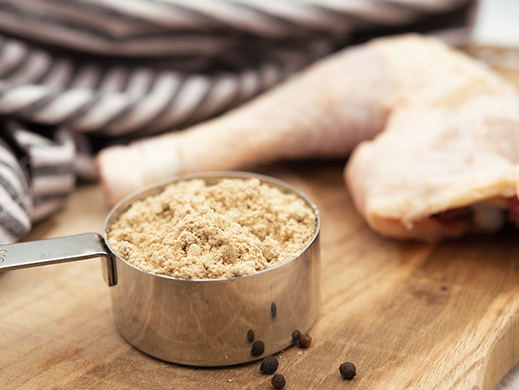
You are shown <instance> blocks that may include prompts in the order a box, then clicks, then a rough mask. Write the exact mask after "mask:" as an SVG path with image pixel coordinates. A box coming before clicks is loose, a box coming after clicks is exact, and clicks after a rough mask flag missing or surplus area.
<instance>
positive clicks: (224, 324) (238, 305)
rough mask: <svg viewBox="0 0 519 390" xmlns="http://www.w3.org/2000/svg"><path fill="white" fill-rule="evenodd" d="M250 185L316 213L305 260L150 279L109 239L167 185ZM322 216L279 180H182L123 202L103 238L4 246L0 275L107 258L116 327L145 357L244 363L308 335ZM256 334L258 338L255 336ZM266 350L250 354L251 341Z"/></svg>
mask: <svg viewBox="0 0 519 390" xmlns="http://www.w3.org/2000/svg"><path fill="white" fill-rule="evenodd" d="M226 177H238V178H251V177H256V178H258V179H259V180H260V181H262V182H264V183H267V184H269V185H271V186H275V187H278V188H280V189H281V190H282V191H285V192H292V193H295V194H296V195H298V196H299V197H301V198H302V199H304V201H305V202H306V203H307V204H308V205H309V206H310V207H311V208H312V209H313V210H314V212H315V217H316V221H317V228H316V231H315V234H314V236H313V238H312V240H311V241H310V242H309V243H308V245H307V246H306V247H305V248H303V249H302V251H301V252H300V254H299V255H297V256H295V257H293V258H290V259H288V260H287V261H285V262H283V263H281V264H279V265H277V266H275V267H273V268H270V269H267V270H264V271H261V272H257V273H255V274H252V275H247V276H241V277H235V278H230V279H210V280H209V279H207V280H206V279H204V280H193V279H175V278H171V277H166V276H161V275H156V274H152V273H148V272H145V271H143V270H141V269H139V268H137V267H135V266H133V265H131V264H130V263H128V262H126V261H125V260H124V259H122V258H120V257H119V256H118V255H117V254H116V253H115V252H114V251H113V250H112V248H111V247H110V245H109V244H108V242H107V241H106V239H105V238H103V237H106V234H107V232H108V230H109V228H110V225H111V224H112V222H113V221H115V220H116V219H117V218H118V217H119V215H120V214H121V213H122V212H124V211H125V210H126V209H127V208H128V207H129V205H130V204H131V203H132V202H134V201H136V200H139V199H144V198H145V197H147V196H149V195H152V194H157V193H159V192H161V191H163V189H164V187H165V186H167V185H168V184H170V183H172V182H176V181H180V180H188V179H192V178H201V179H204V180H206V182H208V183H212V182H216V181H218V180H220V179H222V178H226ZM319 230H320V216H319V212H318V210H317V208H316V206H315V205H314V203H313V202H312V201H311V200H310V199H309V198H308V197H307V196H306V195H304V194H303V193H302V192H300V191H299V190H297V189H296V188H294V187H292V186H290V185H288V184H286V183H284V182H282V181H279V180H276V179H273V178H269V177H266V176H263V175H257V174H251V173H243V172H212V173H204V174H196V175H185V176H178V177H176V178H174V179H172V180H168V181H164V182H160V183H157V184H155V185H153V186H150V187H146V188H144V189H143V190H141V191H139V192H136V193H134V194H132V195H130V196H128V197H127V198H125V199H123V200H122V201H121V202H119V203H118V204H117V205H116V206H115V207H114V208H113V209H112V211H111V212H110V213H109V214H108V217H107V218H106V221H105V225H104V229H103V237H102V236H100V235H99V234H97V233H86V234H81V235H77V236H67V237H59V238H52V239H47V240H40V241H32V242H25V243H17V244H11V245H4V246H0V270H6V269H16V268H23V267H32V266H37V265H45V264H54V263H57V262H63V261H73V260H81V259H88V258H93V257H103V258H104V262H103V266H104V267H103V268H104V270H103V275H104V277H105V281H106V282H107V284H108V286H109V287H110V294H111V299H112V305H113V310H114V317H115V323H116V326H117V328H118V330H119V332H120V333H121V335H122V336H123V337H124V338H125V339H126V340H127V341H128V342H129V343H130V344H132V345H133V346H134V347H136V348H138V349H139V350H141V351H143V352H145V353H147V354H149V355H151V356H154V357H156V358H159V359H163V360H166V361H169V362H173V363H179V364H186V365H193V366H224V365H233V364H241V363H246V362H249V361H253V360H257V359H261V358H263V357H264V356H267V355H270V354H274V353H276V352H279V351H281V350H282V349H284V348H286V347H288V346H290V345H291V344H292V338H291V334H292V331H294V330H296V329H297V330H299V331H300V332H301V333H305V332H308V331H309V330H310V328H311V327H312V325H313V324H314V322H315V321H316V319H317V316H318V311H319V306H320V287H319V278H320V255H319ZM251 330H252V332H251ZM252 333H253V334H254V341H258V340H260V341H262V342H263V344H264V351H263V353H261V354H259V355H255V354H252V353H251V349H252V340H251V339H250V335H251V334H252Z"/></svg>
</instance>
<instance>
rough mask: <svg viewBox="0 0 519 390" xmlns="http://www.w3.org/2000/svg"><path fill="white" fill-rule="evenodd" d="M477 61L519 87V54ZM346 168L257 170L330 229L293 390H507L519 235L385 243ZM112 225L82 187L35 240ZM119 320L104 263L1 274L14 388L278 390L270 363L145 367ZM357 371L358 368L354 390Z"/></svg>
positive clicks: (1, 379) (96, 194) (5, 371)
mask: <svg viewBox="0 0 519 390" xmlns="http://www.w3.org/2000/svg"><path fill="white" fill-rule="evenodd" d="M489 50H490V51H489ZM469 52H471V53H472V54H473V55H475V56H480V57H482V58H483V57H484V58H485V59H487V60H489V62H491V63H492V64H493V65H494V66H496V69H497V70H498V71H500V72H501V73H502V74H503V75H504V76H505V77H507V78H509V79H510V80H511V81H512V82H514V83H516V85H518V86H519V70H518V69H510V68H509V67H508V68H507V67H506V66H500V65H501V64H503V63H504V62H506V61H505V60H506V59H507V58H510V56H509V55H507V53H508V51H500V50H496V49H494V48H484V47H480V48H478V47H472V48H470V50H469ZM513 58H516V57H513ZM345 162H346V161H329V162H316V161H308V162H299V163H290V164H289V163H283V164H276V165H271V166H262V167H255V168H254V169H251V170H253V171H256V172H260V173H264V174H268V175H272V176H274V177H277V178H280V179H282V180H285V181H287V182H289V183H291V184H293V185H295V186H296V187H298V188H300V189H301V190H303V191H304V192H305V193H306V194H307V195H308V196H310V197H311V198H312V200H313V201H314V202H315V203H316V204H317V206H318V208H319V209H320V212H321V215H322V230H321V257H322V273H321V289H322V309H321V312H320V317H319V320H318V321H317V323H316V324H315V326H314V327H313V328H312V330H311V332H310V334H311V336H312V337H313V344H312V346H311V347H310V348H309V349H304V350H303V349H300V348H298V347H297V346H293V347H290V348H288V349H286V350H285V351H283V352H281V353H279V354H278V355H277V356H278V358H279V362H280V365H279V369H278V373H281V374H283V375H284V376H285V377H286V380H287V385H286V387H285V389H298V390H300V389H325V390H326V389H370V390H377V389H381V390H390V389H430V390H432V389H435V390H437V389H462V390H493V389H494V388H495V386H496V384H497V383H498V382H499V381H500V379H501V378H502V377H503V375H505V374H506V373H507V372H508V371H509V370H510V368H512V367H513V366H514V365H515V364H516V363H517V362H519V240H518V237H519V231H517V230H515V229H512V228H508V229H505V230H504V231H503V232H501V233H499V234H496V235H492V236H470V237H465V238H462V239H459V240H452V241H448V242H445V243H442V244H439V245H425V244H418V243H403V242H396V241H392V240H388V239H385V238H382V237H380V236H378V235H377V234H375V233H373V232H372V231H370V230H369V229H368V228H367V226H366V225H365V223H364V222H363V221H362V220H361V219H360V218H359V216H358V215H357V214H356V212H355V210H354V208H353V206H352V204H351V200H350V198H349V195H348V192H347V190H346V188H345V186H344V183H343V179H342V171H343V166H344V164H345ZM107 212H108V208H107V207H106V206H105V204H104V200H103V197H102V194H101V191H100V189H99V187H98V186H97V185H85V186H80V187H79V188H78V190H77V191H76V192H75V193H74V194H73V196H72V197H71V198H70V199H69V201H68V203H67V206H66V208H65V209H64V210H63V211H62V212H61V213H59V214H57V215H54V216H53V217H51V218H49V219H47V220H46V221H44V222H43V223H40V224H38V225H37V226H35V228H34V229H33V231H32V232H31V234H30V235H29V236H28V237H27V239H28V240H33V239H40V238H48V237H56V236H63V235H69V234H77V233H84V232H91V231H94V232H101V231H102V228H103V222H104V219H105V216H106V214H107ZM111 310H112V309H111V303H110V299H109V290H108V287H107V286H106V285H105V283H104V281H103V278H102V275H101V263H100V261H97V260H87V261H82V262H77V263H68V264H59V265H53V266H47V267H40V268H34V269H24V270H17V271H10V272H5V273H3V274H2V273H0V335H1V336H0V386H1V388H2V389H93V388H95V389H110V390H119V389H121V390H122V389H226V390H228V389H271V388H272V387H271V385H270V379H271V377H270V376H266V375H263V374H260V372H259V362H256V363H251V364H245V365H241V366H236V367H222V368H214V369H201V368H193V367H184V366H179V365H176V364H170V363H166V362H162V361H159V360H157V359H154V358H151V357H149V356H147V355H144V354H143V353H141V352H139V351H137V350H136V349H134V348H133V347H131V346H130V345H129V344H127V343H126V342H125V341H124V340H123V339H122V337H121V336H120V335H119V334H118V332H117V330H116V328H115V325H114V323H113V315H112V311H111ZM344 361H351V362H353V363H354V364H355V365H356V366H357V372H358V374H357V376H356V377H355V378H354V379H353V380H351V381H346V380H343V379H342V378H341V376H340V375H339V365H340V364H341V363H342V362H344Z"/></svg>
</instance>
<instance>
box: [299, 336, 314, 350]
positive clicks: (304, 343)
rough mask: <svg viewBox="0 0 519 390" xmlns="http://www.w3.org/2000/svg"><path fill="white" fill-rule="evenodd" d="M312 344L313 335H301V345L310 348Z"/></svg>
mask: <svg viewBox="0 0 519 390" xmlns="http://www.w3.org/2000/svg"><path fill="white" fill-rule="evenodd" d="M310 344H312V337H310V335H309V334H306V333H305V334H304V335H302V336H301V337H299V346H300V347H301V348H308V347H309V346H310Z"/></svg>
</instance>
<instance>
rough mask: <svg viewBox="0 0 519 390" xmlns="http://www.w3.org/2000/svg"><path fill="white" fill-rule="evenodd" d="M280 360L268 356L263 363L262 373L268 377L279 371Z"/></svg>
mask: <svg viewBox="0 0 519 390" xmlns="http://www.w3.org/2000/svg"><path fill="white" fill-rule="evenodd" d="M278 365H279V362H278V359H276V358H275V357H274V356H267V357H266V358H265V359H263V361H262V362H261V366H260V371H261V372H264V373H265V374H267V375H270V374H273V373H275V372H276V370H277V369H278Z"/></svg>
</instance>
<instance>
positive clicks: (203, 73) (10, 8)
mask: <svg viewBox="0 0 519 390" xmlns="http://www.w3.org/2000/svg"><path fill="white" fill-rule="evenodd" d="M476 7H477V2H476V1H475V0H261V1H260V0H189V1H188V0H124V1H121V0H0V134H1V135H2V137H1V139H0V181H1V182H2V189H1V190H0V212H1V219H0V221H1V222H0V243H8V242H13V241H16V240H17V239H19V238H20V237H22V236H23V235H24V234H26V233H27V232H28V231H29V230H30V228H31V226H32V223H33V222H34V221H37V220H39V219H41V218H44V217H45V216H47V215H49V214H51V213H53V212H55V211H56V210H57V209H58V208H59V207H61V205H62V203H63V200H64V199H66V197H67V195H68V194H70V192H71V191H72V190H73V189H74V186H75V182H76V179H77V177H81V178H90V179H93V178H95V171H94V170H93V168H92V165H91V164H89V158H88V156H89V155H90V157H91V156H92V155H93V154H94V153H95V151H96V150H98V149H99V148H102V147H104V146H107V145H110V144H114V143H122V142H127V141H130V140H132V139H136V138H140V137H145V136H150V135H154V134H158V133H161V132H164V131H168V130H174V129H182V128H185V127H187V126H189V125H191V124H194V123H196V122H199V121H201V120H204V119H207V118H209V117H212V116H215V115H218V114H220V113H222V112H224V111H225V110H228V109H229V108H232V107H234V106H236V105H238V104H240V103H242V102H244V101H246V100H248V99H250V98H251V97H253V96H255V95H257V94H259V93H261V92H263V91H265V90H266V89H268V88H270V87H271V86H273V85H275V84H276V83H278V82H280V81H281V80H283V79H285V78H286V77H287V76H288V75H290V74H292V73H294V72H296V71H298V70H300V69H301V68H302V67H304V66H305V65H307V64H309V63H311V62H312V61H314V60H316V59H318V58H321V57H323V56H325V55H327V54H329V53H331V52H333V51H336V50H338V49H341V48H343V47H345V46H347V45H352V44H356V43H359V42H363V41H366V40H367V39H369V38H371V37H374V36H380V35H388V34H397V33H403V32H409V31H415V32H420V33H431V34H436V35H438V36H440V37H443V38H444V39H446V40H447V41H449V42H450V43H453V44H462V43H464V42H465V41H466V40H467V39H468V36H469V32H470V29H471V27H472V24H473V20H474V15H475V12H476Z"/></svg>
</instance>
